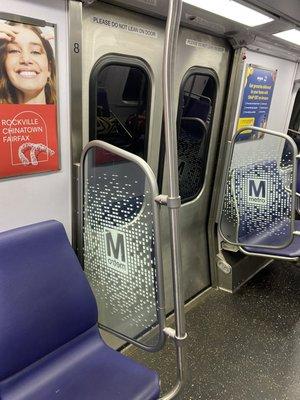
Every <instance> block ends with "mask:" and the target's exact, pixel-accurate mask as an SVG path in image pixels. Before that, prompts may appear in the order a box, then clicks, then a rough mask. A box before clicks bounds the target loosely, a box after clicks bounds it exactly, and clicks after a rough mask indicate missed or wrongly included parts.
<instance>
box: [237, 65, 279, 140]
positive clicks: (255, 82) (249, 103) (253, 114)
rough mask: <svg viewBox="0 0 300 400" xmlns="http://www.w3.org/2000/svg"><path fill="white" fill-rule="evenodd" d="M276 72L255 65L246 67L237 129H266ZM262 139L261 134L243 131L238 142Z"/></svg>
mask: <svg viewBox="0 0 300 400" xmlns="http://www.w3.org/2000/svg"><path fill="white" fill-rule="evenodd" d="M276 74H277V71H276V70H274V71H270V70H268V69H264V68H262V67H257V66H255V65H251V64H249V65H247V66H246V76H245V84H244V91H243V97H242V106H241V111H240V117H239V120H238V126H237V128H238V129H240V128H242V127H243V126H258V127H261V128H266V127H267V121H268V116H269V112H270V106H271V101H272V96H273V91H274V85H275V80H276ZM262 137H263V133H262V132H258V131H255V132H253V133H252V132H251V131H249V130H248V131H245V132H243V133H242V134H241V135H240V136H239V140H254V139H260V138H262Z"/></svg>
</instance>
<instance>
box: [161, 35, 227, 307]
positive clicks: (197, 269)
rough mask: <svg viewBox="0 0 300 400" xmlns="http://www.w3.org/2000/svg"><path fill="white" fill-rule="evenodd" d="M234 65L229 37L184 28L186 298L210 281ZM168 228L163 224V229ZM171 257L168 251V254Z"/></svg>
mask: <svg viewBox="0 0 300 400" xmlns="http://www.w3.org/2000/svg"><path fill="white" fill-rule="evenodd" d="M229 63H230V46H229V45H228V43H227V42H226V41H225V40H224V39H221V38H217V37H213V36H211V35H208V34H204V33H200V32H196V31H193V30H190V29H188V28H181V30H180V34H179V40H178V55H177V73H176V87H177V94H178V96H177V97H176V98H175V100H174V101H175V102H176V105H178V115H177V137H178V167H179V188H180V195H181V199H182V207H181V211H180V215H181V246H182V264H183V270H184V288H185V299H186V300H188V299H190V298H192V297H193V296H195V295H196V294H197V293H199V292H200V291H201V290H203V289H205V288H207V287H208V286H210V283H211V280H210V272H209V271H210V266H209V253H208V239H207V221H208V214H209V209H210V199H211V194H212V191H213V182H214V170H215V163H216V157H217V149H218V141H219V135H220V132H221V113H222V107H223V104H224V99H225V91H226V84H227V76H228V70H229ZM165 169H166V164H165V167H164V173H163V172H162V171H161V177H162V176H164V177H163V184H162V187H163V190H162V191H163V192H164V188H166V185H167V184H168V183H167V180H166V174H165V172H166V170H165ZM164 218H167V217H166V215H165V216H164ZM165 226H166V224H163V228H164V227H165ZM166 236H167V232H166V231H165V232H164V237H166ZM165 246H167V241H166V240H165ZM166 253H167V249H166V248H165V249H164V251H163V254H166ZM168 264H169V263H168V262H165V263H164V265H165V266H166V265H168ZM166 290H168V283H167V282H166ZM168 306H171V305H169V304H168Z"/></svg>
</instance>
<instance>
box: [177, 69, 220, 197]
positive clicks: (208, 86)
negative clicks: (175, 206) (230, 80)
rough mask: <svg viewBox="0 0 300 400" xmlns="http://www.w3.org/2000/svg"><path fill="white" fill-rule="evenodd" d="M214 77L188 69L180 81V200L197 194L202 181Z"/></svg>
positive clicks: (208, 137) (212, 100) (214, 84)
mask: <svg viewBox="0 0 300 400" xmlns="http://www.w3.org/2000/svg"><path fill="white" fill-rule="evenodd" d="M216 92H217V85H216V80H215V78H214V77H213V76H212V74H210V73H202V72H197V71H196V70H195V69H193V70H192V72H190V73H189V74H188V75H187V76H186V78H185V79H184V81H183V84H182V86H181V92H180V97H179V110H178V124H177V135H178V172H179V192H180V196H181V199H182V202H183V203H184V202H187V201H190V200H192V199H194V198H195V197H197V196H198V194H199V193H200V191H201V189H202V186H203V184H204V177H205V169H206V161H207V153H208V149H209V142H210V134H211V125H212V120H213V113H214V105H215V100H216Z"/></svg>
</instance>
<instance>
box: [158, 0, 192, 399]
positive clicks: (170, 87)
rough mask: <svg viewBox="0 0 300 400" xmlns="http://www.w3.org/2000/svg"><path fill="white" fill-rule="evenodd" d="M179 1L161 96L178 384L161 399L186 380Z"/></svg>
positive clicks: (173, 8)
mask: <svg viewBox="0 0 300 400" xmlns="http://www.w3.org/2000/svg"><path fill="white" fill-rule="evenodd" d="M181 11H182V0H169V11H168V18H167V25H166V35H165V44H164V63H163V97H164V124H165V144H166V160H167V166H168V178H169V193H168V196H167V199H168V203H167V204H168V205H169V216H170V235H171V257H172V274H173V291H174V314H175V335H173V336H172V334H171V331H172V330H171V331H170V330H166V334H167V335H169V336H172V337H173V339H174V342H175V346H176V354H177V384H176V385H175V387H174V388H173V389H172V390H171V391H170V392H169V393H167V394H165V395H164V396H162V397H161V399H162V400H169V399H173V398H174V397H175V396H177V395H178V394H179V393H180V392H181V390H182V387H183V383H184V381H185V374H186V368H185V354H184V339H185V338H186V332H185V315H184V297H183V274H182V265H181V246H180V243H181V242H180V227H179V208H180V203H181V202H180V196H179V184H178V153H177V131H176V116H175V114H176V111H175V106H174V65H175V55H176V50H177V39H178V33H179V27H180V19H181Z"/></svg>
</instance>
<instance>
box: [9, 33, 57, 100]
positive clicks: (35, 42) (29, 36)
mask: <svg viewBox="0 0 300 400" xmlns="http://www.w3.org/2000/svg"><path fill="white" fill-rule="evenodd" d="M5 68H6V72H7V75H8V78H9V80H10V82H11V84H12V85H13V86H14V87H15V88H16V89H18V90H20V91H21V92H23V93H24V94H32V95H34V94H38V93H40V92H41V91H42V90H43V89H44V87H45V85H46V83H47V80H48V78H49V77H50V70H49V63H48V58H47V54H46V51H45V48H44V46H43V44H42V41H41V39H40V38H39V37H38V36H37V35H36V33H34V32H33V31H32V30H31V29H29V28H26V27H18V33H17V34H16V35H15V39H14V41H13V42H9V43H8V44H7V56H6V61H5Z"/></svg>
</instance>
